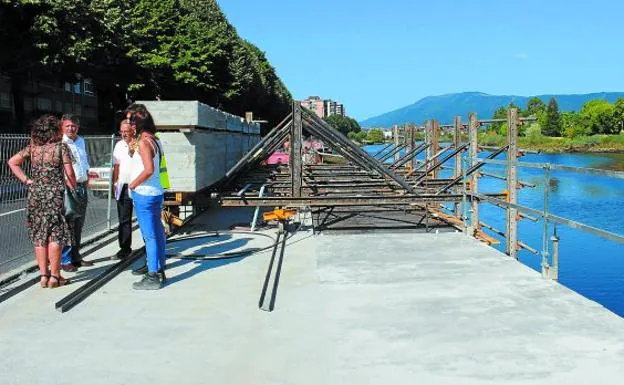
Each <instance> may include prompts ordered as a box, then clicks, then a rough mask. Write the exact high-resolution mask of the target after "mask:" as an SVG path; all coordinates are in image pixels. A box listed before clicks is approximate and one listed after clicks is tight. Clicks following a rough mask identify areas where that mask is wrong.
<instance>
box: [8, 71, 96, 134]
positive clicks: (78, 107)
mask: <svg viewBox="0 0 624 385" xmlns="http://www.w3.org/2000/svg"><path fill="white" fill-rule="evenodd" d="M22 96H23V103H24V118H25V123H26V124H27V123H28V122H30V121H31V120H33V119H35V118H37V117H39V116H41V115H43V114H45V113H52V114H54V115H57V116H60V115H62V114H65V113H73V114H75V115H78V116H79V117H80V121H81V131H82V133H89V132H97V131H98V99H97V94H96V90H95V85H94V84H93V82H92V81H91V80H90V79H81V80H80V81H78V82H76V83H70V82H66V81H39V80H34V79H33V80H30V81H28V82H27V83H26V84H25V85H24V86H23V87H22ZM26 130H27V128H26V127H17V126H16V114H15V103H14V101H13V92H12V90H11V81H10V79H9V78H8V77H6V76H3V75H0V132H4V133H6V132H25V131H26Z"/></svg>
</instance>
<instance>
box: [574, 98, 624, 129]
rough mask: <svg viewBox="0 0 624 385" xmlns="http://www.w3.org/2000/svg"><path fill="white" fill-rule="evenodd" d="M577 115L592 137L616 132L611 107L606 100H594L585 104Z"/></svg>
mask: <svg viewBox="0 0 624 385" xmlns="http://www.w3.org/2000/svg"><path fill="white" fill-rule="evenodd" d="M579 114H580V118H581V124H582V125H583V126H584V128H585V129H586V130H587V131H589V132H590V133H591V134H592V135H594V134H612V133H615V132H618V129H617V127H616V124H615V119H614V108H613V105H612V104H610V103H609V102H608V101H606V100H601V99H595V100H590V101H588V102H586V103H585V104H584V105H583V107H582V108H581V111H580V113H579Z"/></svg>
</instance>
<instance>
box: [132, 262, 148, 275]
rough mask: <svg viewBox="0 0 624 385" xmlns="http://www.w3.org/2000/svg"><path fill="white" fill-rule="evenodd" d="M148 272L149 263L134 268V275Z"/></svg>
mask: <svg viewBox="0 0 624 385" xmlns="http://www.w3.org/2000/svg"><path fill="white" fill-rule="evenodd" d="M145 274H147V264H145V265H143V266H141V267H139V268H137V269H134V270H132V275H145Z"/></svg>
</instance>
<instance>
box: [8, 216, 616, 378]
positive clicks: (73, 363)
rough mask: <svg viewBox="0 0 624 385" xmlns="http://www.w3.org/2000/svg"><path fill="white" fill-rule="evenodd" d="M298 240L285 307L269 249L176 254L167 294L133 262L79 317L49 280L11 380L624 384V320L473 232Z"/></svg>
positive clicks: (22, 330) (13, 362)
mask: <svg viewBox="0 0 624 385" xmlns="http://www.w3.org/2000/svg"><path fill="white" fill-rule="evenodd" d="M206 223H208V222H206ZM200 228H201V223H200V224H199V225H197V226H195V229H196V230H198V229H200ZM273 233H274V231H269V232H268V234H273ZM267 242H269V243H270V239H266V238H264V237H259V236H257V235H248V234H222V235H221V236H220V237H212V238H207V239H206V241H205V242H204V243H203V244H202V243H200V242H198V241H197V240H195V241H193V242H192V243H188V244H186V245H185V244H183V243H179V244H177V245H176V247H177V248H178V249H180V248H182V249H184V248H185V247H187V248H188V249H189V250H190V249H191V248H194V249H193V250H194V251H192V250H191V251H192V252H195V253H201V254H203V255H211V254H214V253H217V252H223V251H224V250H237V249H242V248H245V247H252V246H253V247H257V246H260V245H266V244H268V243H267ZM288 243H289V245H288V246H287V248H286V253H285V260H284V265H283V271H282V275H281V280H280V287H279V291H278V295H277V302H276V310H275V311H274V312H272V313H267V312H263V311H260V310H259V309H258V299H259V296H260V290H261V287H262V282H263V279H264V275H265V273H266V268H267V266H268V261H269V257H270V253H269V252H263V253H258V254H253V255H251V256H249V257H246V258H233V259H228V260H213V261H202V262H199V261H189V260H169V261H168V266H169V270H168V273H169V274H168V275H169V277H170V283H169V284H168V285H167V286H166V287H165V288H164V289H163V290H160V291H157V292H137V291H133V290H132V289H131V283H132V282H133V281H135V280H136V277H134V276H132V275H131V274H130V272H124V273H122V274H121V275H120V276H119V277H117V278H116V279H115V280H114V281H112V282H110V283H109V284H107V285H106V286H105V287H104V288H102V289H100V290H99V291H98V292H97V293H95V294H94V295H92V296H91V297H90V298H88V299H87V300H86V302H84V303H82V304H80V305H78V306H77V307H76V308H74V309H73V310H71V311H70V312H68V313H65V314H60V313H58V312H56V311H54V309H53V303H54V302H55V301H57V300H59V299H60V298H62V297H63V296H64V295H66V294H67V293H69V292H70V291H72V290H74V289H75V288H76V287H71V286H68V287H65V288H60V289H55V290H48V289H40V288H38V287H33V288H32V289H29V290H27V291H25V292H23V293H21V294H19V295H18V296H16V297H14V298H12V299H11V300H9V301H7V302H5V303H3V304H0V357H2V359H1V360H0V383H2V384H5V385H6V384H34V383H37V384H75V383H87V384H133V385H138V384H156V383H158V384H170V383H176V384H315V385H317V384H412V383H418V384H492V383H512V384H564V383H565V384H620V383H622V381H623V379H624V320H623V319H622V318H620V317H618V316H617V315H615V314H613V313H611V312H609V311H608V310H606V309H605V308H603V307H602V306H600V305H599V304H597V303H594V302H592V301H590V300H588V299H586V298H584V297H582V296H580V295H578V294H576V293H574V292H572V291H571V290H568V289H567V288H565V287H563V286H561V285H559V284H556V283H554V282H551V281H547V280H543V279H542V278H541V277H540V276H539V274H537V273H536V272H534V271H533V270H530V269H529V268H528V267H525V266H523V265H521V264H520V263H518V262H516V261H514V260H511V259H509V258H508V257H506V256H504V255H502V254H501V253H499V252H498V251H496V250H495V249H492V248H490V247H487V246H485V245H483V244H480V243H479V242H477V241H476V240H473V239H470V238H467V237H465V236H464V235H462V234H459V233H441V234H413V235H412V234H405V233H403V234H397V235H390V234H371V233H366V234H359V235H358V234H353V235H340V236H323V235H320V236H319V235H317V236H313V235H312V234H311V233H310V232H306V231H300V232H299V233H297V234H296V235H295V236H294V237H293V238H291V239H290V240H289V242H288ZM114 249H115V245H111V246H109V247H108V248H105V249H103V250H102V251H101V252H100V254H102V255H110V254H112V253H113V252H114ZM198 250H201V252H199V251H198ZM94 258H95V257H94Z"/></svg>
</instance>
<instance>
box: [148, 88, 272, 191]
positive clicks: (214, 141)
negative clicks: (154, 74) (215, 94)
mask: <svg viewBox="0 0 624 385" xmlns="http://www.w3.org/2000/svg"><path fill="white" fill-rule="evenodd" d="M138 103H143V104H145V106H146V107H147V108H148V110H149V111H150V112H151V113H152V115H153V116H154V120H155V123H156V126H157V127H158V126H167V128H168V129H171V128H175V127H176V126H179V127H180V128H183V127H189V126H194V127H197V128H201V129H200V130H193V131H191V132H176V131H163V132H160V133H159V134H158V135H159V137H160V140H161V142H162V144H163V149H164V151H165V156H166V157H167V168H168V170H169V179H170V182H171V189H170V190H171V191H191V192H192V191H197V190H200V189H202V188H205V187H208V186H210V185H212V184H213V183H215V182H216V181H218V180H219V179H221V178H222V177H223V176H224V175H225V173H226V172H227V171H228V170H229V169H230V168H231V167H232V166H234V164H236V162H237V161H238V160H239V159H240V158H241V157H242V156H243V155H244V154H246V153H247V152H248V151H249V150H250V149H251V147H253V146H254V145H255V144H256V143H258V142H259V141H260V136H259V133H260V126H259V125H258V124H253V123H251V124H248V123H247V122H246V121H245V120H244V119H243V118H241V117H238V116H235V115H232V114H228V113H226V112H223V111H219V110H218V109H216V108H214V107H211V106H208V105H206V104H203V103H199V102H197V101H169V100H168V101H139V102H138ZM245 130H248V132H253V133H254V134H253V135H249V134H245Z"/></svg>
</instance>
